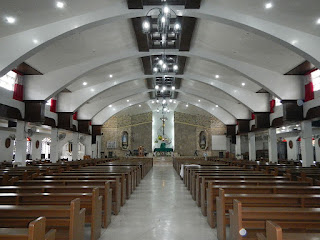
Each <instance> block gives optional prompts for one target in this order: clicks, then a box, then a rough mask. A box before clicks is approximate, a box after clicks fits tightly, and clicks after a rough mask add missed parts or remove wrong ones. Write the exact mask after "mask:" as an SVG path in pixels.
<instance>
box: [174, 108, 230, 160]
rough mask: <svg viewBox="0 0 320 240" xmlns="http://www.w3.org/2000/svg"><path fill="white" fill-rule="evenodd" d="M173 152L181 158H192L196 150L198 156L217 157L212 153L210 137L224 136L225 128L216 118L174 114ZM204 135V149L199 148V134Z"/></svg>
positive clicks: (216, 153)
mask: <svg viewBox="0 0 320 240" xmlns="http://www.w3.org/2000/svg"><path fill="white" fill-rule="evenodd" d="M174 119H175V126H174V127H175V152H177V153H179V154H180V155H181V156H190V155H191V156H192V155H194V153H195V151H196V150H197V152H198V155H199V156H203V153H204V152H206V153H207V154H208V156H218V155H219V152H218V151H212V149H211V148H212V139H211V136H212V135H224V134H225V133H226V131H227V129H226V126H225V125H224V124H223V123H222V122H221V121H220V120H219V119H217V118H215V117H213V116H211V117H209V116H204V115H192V114H186V113H180V112H175V115H174ZM201 131H204V132H205V135H206V140H207V141H206V149H204V150H203V149H201V148H200V136H199V135H200V132H201Z"/></svg>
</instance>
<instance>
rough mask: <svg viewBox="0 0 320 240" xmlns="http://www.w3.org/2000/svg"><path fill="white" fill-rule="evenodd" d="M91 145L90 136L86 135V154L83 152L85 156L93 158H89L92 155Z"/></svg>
mask: <svg viewBox="0 0 320 240" xmlns="http://www.w3.org/2000/svg"><path fill="white" fill-rule="evenodd" d="M91 143H92V137H91V135H86V141H85V146H86V152H85V155H88V156H90V157H93V156H91V155H92V144H91Z"/></svg>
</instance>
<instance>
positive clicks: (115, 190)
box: [15, 177, 122, 215]
mask: <svg viewBox="0 0 320 240" xmlns="http://www.w3.org/2000/svg"><path fill="white" fill-rule="evenodd" d="M106 182H109V183H110V187H111V189H112V210H113V212H114V214H115V215H118V214H119V211H120V206H121V197H122V196H121V184H120V179H119V177H115V180H108V181H106V180H27V181H18V182H16V183H15V185H17V186H49V185H54V186H95V187H98V186H102V187H104V186H105V184H106Z"/></svg>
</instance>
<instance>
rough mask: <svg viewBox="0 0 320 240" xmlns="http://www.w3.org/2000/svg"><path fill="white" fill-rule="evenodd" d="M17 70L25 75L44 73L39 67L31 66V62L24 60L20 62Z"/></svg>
mask: <svg viewBox="0 0 320 240" xmlns="http://www.w3.org/2000/svg"><path fill="white" fill-rule="evenodd" d="M15 70H16V71H17V72H19V73H21V74H23V75H43V74H42V73H41V72H39V71H38V70H37V69H35V68H33V67H31V66H30V65H29V64H27V63H25V62H23V63H20V64H19V65H18V66H17V67H16V68H15Z"/></svg>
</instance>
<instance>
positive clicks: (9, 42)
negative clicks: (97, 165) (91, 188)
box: [0, 0, 320, 124]
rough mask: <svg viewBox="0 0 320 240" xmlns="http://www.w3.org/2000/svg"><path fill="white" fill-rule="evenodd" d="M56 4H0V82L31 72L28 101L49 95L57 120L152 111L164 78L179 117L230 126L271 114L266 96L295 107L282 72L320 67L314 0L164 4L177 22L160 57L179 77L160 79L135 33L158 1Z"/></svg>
mask: <svg viewBox="0 0 320 240" xmlns="http://www.w3.org/2000/svg"><path fill="white" fill-rule="evenodd" d="M63 3H64V4H65V5H64V7H63V8H57V7H56V2H55V1H36V0H33V1H28V3H26V1H23V0H16V1H14V3H13V1H10V0H3V1H1V6H2V7H1V10H0V15H1V16H3V17H6V16H13V17H14V18H15V19H16V22H15V23H14V24H8V23H7V22H6V21H5V20H4V21H0V29H1V31H0V51H2V53H3V54H2V56H0V75H3V74H5V73H6V72H7V71H8V70H10V69H12V68H14V67H16V66H18V65H19V64H20V63H22V62H25V63H27V64H29V65H30V66H31V67H33V68H34V69H36V70H37V71H39V72H41V73H42V74H43V75H28V76H26V77H25V99H26V100H48V99H49V98H51V97H53V96H56V97H57V99H58V112H75V111H78V117H79V119H83V120H92V121H93V124H103V122H105V121H106V120H107V119H108V118H109V117H111V116H113V115H114V114H117V113H118V112H121V111H122V112H123V111H127V112H129V113H135V112H137V111H135V110H132V111H130V110H129V109H130V108H140V109H142V108H143V109H144V110H146V109H147V110H148V111H152V110H154V109H156V106H157V103H152V101H154V100H155V98H156V96H157V93H156V92H155V90H154V87H155V84H156V78H158V79H159V78H162V77H165V76H168V77H171V78H172V79H177V82H179V87H177V89H175V90H174V95H171V96H172V98H174V99H175V100H176V101H177V102H176V104H174V103H172V107H171V108H172V109H179V108H181V106H185V104H187V103H190V104H191V105H192V106H193V107H190V108H186V109H184V111H186V112H190V113H192V112H195V110H194V108H199V109H201V110H199V112H202V111H206V112H208V114H212V115H214V116H216V117H217V118H219V119H220V120H221V121H222V122H224V123H225V124H235V123H236V121H237V119H250V118H251V112H269V110H270V109H269V100H270V97H272V96H276V97H279V98H280V99H283V100H296V99H301V98H302V97H303V93H304V92H303V91H304V89H303V79H302V78H301V76H297V75H290V76H289V75H285V73H287V72H289V71H290V70H291V69H293V68H295V67H296V66H298V65H299V64H301V63H303V62H304V61H306V60H307V61H309V62H311V63H312V64H314V65H315V66H316V67H320V50H319V48H318V46H319V43H320V31H319V29H320V25H319V24H317V21H318V18H320V14H319V11H318V10H319V8H320V2H319V1H317V0H305V1H300V0H282V1H276V2H274V3H273V7H271V8H266V7H265V4H266V3H267V1H262V0H259V1H257V0H241V1H239V0H223V1H222V0H201V1H200V0H199V1H190V0H176V1H174V0H172V1H169V0H168V1H167V4H169V6H170V7H171V8H172V9H173V10H175V11H176V13H177V15H178V20H179V21H180V22H181V34H179V37H173V36H172V38H170V39H169V40H170V42H172V44H171V45H170V46H169V47H168V48H167V49H166V50H165V51H166V55H168V56H170V57H172V58H173V59H177V62H178V65H179V70H178V71H177V72H170V73H168V74H160V73H157V74H155V73H154V72H153V71H152V66H153V65H152V64H153V61H154V60H155V59H156V58H157V57H159V56H161V55H162V54H163V52H164V50H163V47H161V46H160V45H159V39H158V38H157V36H156V35H155V36H154V37H153V38H152V39H151V38H150V37H148V36H147V35H146V34H144V33H143V32H142V26H141V24H142V20H143V19H144V17H145V16H146V14H147V12H148V11H149V10H150V9H151V8H152V7H155V5H157V6H159V3H161V1H155V0H143V1H141V0H140V1H136V0H128V1H118V0H108V1H102V0H96V1H85V0H65V1H64V2H63ZM170 3H172V5H170ZM319 23H320V22H319ZM17 46H19V47H17ZM262 89H263V91H261V90H262ZM66 90H67V91H66ZM261 92H262V93H261ZM173 96H174V97H173ZM141 104H142V106H141V107H139V105H141ZM110 105H112V107H110ZM137 106H138V107H137ZM152 106H155V107H152ZM179 106H180V107H179Z"/></svg>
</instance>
